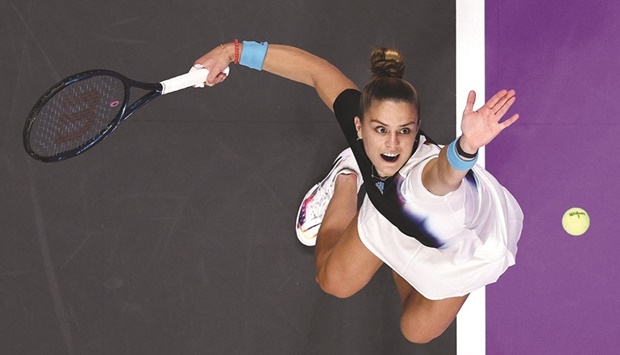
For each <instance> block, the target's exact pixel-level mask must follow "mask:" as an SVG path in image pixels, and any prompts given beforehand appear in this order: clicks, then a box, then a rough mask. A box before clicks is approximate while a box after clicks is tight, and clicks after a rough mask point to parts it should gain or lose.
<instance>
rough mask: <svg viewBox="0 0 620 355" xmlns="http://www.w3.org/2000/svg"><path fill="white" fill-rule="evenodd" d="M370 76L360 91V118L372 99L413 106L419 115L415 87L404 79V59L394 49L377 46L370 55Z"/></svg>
mask: <svg viewBox="0 0 620 355" xmlns="http://www.w3.org/2000/svg"><path fill="white" fill-rule="evenodd" d="M370 70H371V72H372V77H371V79H370V82H369V83H368V84H366V86H365V87H364V90H363V91H362V98H361V101H360V110H361V114H362V118H363V116H364V112H366V111H367V110H368V109H369V107H370V105H371V104H372V103H373V101H385V100H391V101H395V102H407V103H410V104H412V105H414V106H415V108H416V111H417V113H418V117H419V116H420V103H419V101H418V94H417V92H416V90H415V88H414V87H413V86H412V85H411V84H409V82H407V81H406V80H403V77H404V75H405V61H404V59H403V56H402V55H401V54H400V52H398V50H396V49H391V48H378V49H375V50H374V51H373V52H372V55H371V56H370Z"/></svg>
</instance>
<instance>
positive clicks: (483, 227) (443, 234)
mask: <svg viewBox="0 0 620 355" xmlns="http://www.w3.org/2000/svg"><path fill="white" fill-rule="evenodd" d="M231 62H234V63H239V64H241V65H245V66H248V67H250V68H254V69H257V70H265V71H268V72H270V73H273V74H276V75H279V76H281V77H284V78H287V79H290V80H294V81H297V82H301V83H304V84H306V85H309V86H312V87H314V88H315V89H316V91H317V93H318V95H319V96H320V98H321V99H322V100H323V102H325V104H326V105H327V106H328V107H329V108H330V109H332V110H333V112H334V113H335V116H336V118H337V120H338V122H339V124H340V127H341V129H342V131H343V133H344V135H345V137H346V139H347V142H348V144H349V148H347V149H346V150H345V151H343V152H342V153H341V154H340V155H339V156H338V157H337V158H336V160H335V162H334V166H333V168H332V170H331V171H330V172H329V174H328V175H327V177H326V178H325V179H324V180H323V181H321V182H320V183H318V184H316V185H315V186H314V187H312V189H310V191H309V192H308V193H307V194H306V196H305V198H304V200H303V202H302V204H301V207H300V209H299V213H298V217H297V236H298V238H299V240H300V241H301V242H302V243H303V244H305V245H316V247H315V262H316V280H317V282H318V283H319V285H320V287H321V288H322V289H323V290H324V291H325V292H327V293H329V294H332V295H334V296H336V297H342V298H344V297H349V296H352V295H353V294H355V293H356V292H358V291H359V290H361V289H362V288H363V287H364V286H365V285H366V284H367V283H368V282H369V281H370V279H371V278H372V277H373V275H374V274H375V273H376V271H377V270H378V269H379V267H381V265H382V264H384V263H385V264H387V265H388V266H389V267H390V268H391V269H392V274H393V277H394V281H395V283H396V286H397V289H398V292H399V294H400V298H401V302H402V315H401V330H402V332H403V335H404V336H405V337H406V338H407V339H408V340H409V341H411V342H415V343H426V342H428V341H430V340H432V339H434V338H436V337H437V336H439V335H441V334H442V333H443V332H444V331H445V329H446V328H447V327H448V326H449V325H450V323H451V322H452V321H453V320H454V318H455V317H456V315H457V313H458V311H459V310H460V308H461V306H462V305H463V303H464V302H465V300H466V298H467V296H468V295H469V293H470V292H472V291H474V290H476V289H478V288H480V287H482V286H485V285H487V284H490V283H493V282H495V281H496V280H497V279H498V278H499V276H501V274H503V273H504V271H506V269H507V268H508V267H509V266H511V265H513V264H514V263H515V254H516V251H517V245H516V244H517V241H518V239H519V236H520V234H521V228H522V221H523V214H522V212H521V209H520V207H519V205H518V203H517V202H516V200H515V199H514V198H513V197H512V195H511V194H510V193H509V192H508V191H507V190H506V189H505V188H504V187H503V186H501V185H500V184H499V183H498V182H497V181H496V180H495V178H493V176H491V175H490V174H489V173H488V172H487V171H485V170H484V169H482V168H480V167H479V166H477V165H476V160H477V152H478V149H479V148H481V147H483V146H485V145H486V144H488V143H489V142H491V141H492V140H493V139H495V137H497V135H498V134H499V133H500V132H501V131H502V130H503V129H505V128H507V127H509V126H510V125H512V124H513V123H514V122H515V121H516V120H517V119H518V115H517V114H514V115H512V116H511V117H509V118H507V119H505V120H502V118H503V117H504V115H505V114H506V112H507V111H508V109H509V108H510V107H511V106H512V104H513V103H514V102H515V92H514V91H513V90H501V91H499V92H498V93H497V94H495V95H494V96H493V97H492V98H491V99H490V100H489V101H488V102H487V103H486V104H485V105H484V106H483V107H481V108H480V109H478V110H476V111H474V110H473V106H474V102H475V99H476V95H475V93H474V92H473V91H472V92H470V93H469V95H468V98H467V103H466V105H465V110H464V112H463V119H462V124H461V131H462V132H463V134H462V135H461V136H460V137H459V138H457V139H456V140H455V141H453V142H452V143H450V144H449V145H447V146H445V147H440V146H439V145H437V144H435V143H433V142H432V141H431V140H430V139H429V138H427V137H426V136H425V134H424V133H423V132H422V131H421V130H420V129H419V127H420V117H419V116H420V115H419V114H420V112H419V101H418V96H417V92H416V90H415V89H414V87H413V86H412V85H411V84H410V83H408V82H407V81H405V80H403V76H404V71H405V64H404V61H403V58H402V57H401V55H400V54H399V53H398V51H396V50H392V49H386V48H381V49H377V50H375V51H374V52H373V53H372V55H371V71H372V73H373V75H372V78H371V80H370V81H369V82H368V83H367V84H366V85H365V87H364V88H363V90H362V91H359V90H358V88H357V87H356V86H355V84H354V83H353V82H352V81H351V80H349V79H348V78H347V77H346V76H345V75H344V74H343V73H342V72H340V70H338V69H337V68H336V67H334V66H333V65H331V64H330V63H328V62H327V61H326V60H324V59H322V58H319V57H317V56H315V55H312V54H310V53H308V52H306V51H303V50H301V49H298V48H295V47H290V46H285V45H273V44H272V45H269V44H267V43H266V42H263V43H257V42H250V41H246V42H239V41H236V40H235V42H233V43H228V44H223V45H220V46H218V47H216V48H214V49H213V50H211V51H210V52H209V53H207V54H205V55H204V56H202V57H201V58H199V59H198V60H197V61H196V62H195V65H197V66H203V67H205V68H207V69H209V71H210V74H209V76H208V78H207V82H206V84H207V85H215V84H219V83H221V82H223V81H224V80H225V79H226V75H225V74H223V73H222V72H223V71H224V69H225V68H226V67H227V66H228V65H229V64H230V63H231ZM362 183H364V184H365V188H366V192H367V195H366V197H365V198H364V201H363V203H362V205H361V207H360V209H359V210H358V208H357V193H358V191H359V188H360V186H361V184H362Z"/></svg>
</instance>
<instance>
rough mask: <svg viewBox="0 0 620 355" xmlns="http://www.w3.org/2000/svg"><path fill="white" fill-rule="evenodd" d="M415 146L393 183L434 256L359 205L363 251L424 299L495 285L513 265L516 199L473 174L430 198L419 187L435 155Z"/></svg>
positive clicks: (519, 218) (519, 221) (484, 175)
mask: <svg viewBox="0 0 620 355" xmlns="http://www.w3.org/2000/svg"><path fill="white" fill-rule="evenodd" d="M421 139H422V141H421V142H420V144H419V145H418V148H417V149H418V151H417V152H415V154H413V155H412V157H411V158H410V159H409V161H408V162H407V163H406V164H405V166H404V167H403V168H401V170H400V172H399V174H398V176H397V177H396V179H395V181H394V182H393V183H396V184H397V186H398V187H397V189H398V194H399V195H400V196H401V201H402V204H401V208H402V209H404V210H405V211H406V212H407V213H408V214H409V215H410V216H411V217H412V218H413V219H415V220H419V221H421V222H420V223H422V224H423V228H424V229H426V230H427V231H428V232H429V233H431V234H433V235H435V236H437V238H438V239H439V244H441V245H442V246H441V247H439V248H432V247H427V246H424V245H423V244H421V243H420V242H419V241H418V240H417V239H415V238H412V237H410V236H408V235H405V234H403V233H402V232H401V231H400V230H399V229H398V228H397V227H395V226H394V225H393V224H392V223H391V222H390V221H388V220H387V219H386V218H385V217H384V216H383V215H382V214H381V213H379V212H378V211H377V209H376V208H375V206H374V205H373V204H372V203H371V201H370V199H369V198H368V196H366V198H365V199H364V202H363V204H362V207H361V210H360V213H359V218H358V231H359V235H360V238H361V240H362V242H363V243H364V245H365V246H366V247H367V248H368V249H369V250H370V251H371V252H372V253H373V254H375V255H376V256H377V257H379V258H380V259H381V260H383V262H385V263H386V264H387V265H389V266H390V267H391V268H392V269H393V270H394V271H396V272H397V273H398V274H399V275H400V276H402V277H403V278H404V279H405V280H407V282H409V283H410V284H411V285H412V286H413V287H415V289H416V290H417V291H418V292H420V293H421V294H422V295H423V296H424V297H426V298H429V299H443V298H448V297H456V296H463V295H466V294H468V293H470V292H472V291H474V290H476V289H478V288H480V287H482V286H485V285H487V284H490V283H493V282H495V281H497V279H498V278H499V277H500V275H502V274H503V273H504V271H506V269H507V268H508V267H509V266H512V265H514V264H515V255H516V253H517V241H518V240H519V236H520V235H521V229H522V225H523V213H522V211H521V208H520V207H519V204H518V203H517V201H516V200H515V198H514V197H513V196H512V195H511V194H510V193H509V192H508V190H506V189H505V188H504V187H503V186H502V185H500V184H499V183H498V182H497V180H496V179H495V178H494V177H493V176H491V174H489V173H488V172H487V171H486V170H484V169H482V168H480V167H478V166H475V167H474V168H473V169H472V173H470V174H469V175H468V177H469V178H466V179H464V180H463V182H462V183H461V186H460V187H459V188H458V189H457V190H456V191H453V192H450V193H449V194H447V195H445V196H436V195H433V194H432V193H430V192H429V191H428V190H426V188H425V187H424V186H423V185H422V170H423V169H424V166H425V165H426V164H427V163H428V162H429V161H430V160H431V159H432V158H434V157H437V155H438V154H439V151H440V147H438V146H437V145H434V144H424V143H425V138H424V136H422V137H421Z"/></svg>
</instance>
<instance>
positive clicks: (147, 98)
mask: <svg viewBox="0 0 620 355" xmlns="http://www.w3.org/2000/svg"><path fill="white" fill-rule="evenodd" d="M95 76H111V77H114V78H117V79H119V80H120V81H121V83H122V84H123V86H124V88H125V96H124V98H123V103H122V105H121V108H120V110H119V111H118V114H117V115H116V116H115V117H114V119H112V120H111V121H110V123H109V124H108V125H107V126H106V128H105V129H103V130H102V131H101V132H99V134H98V135H96V136H95V137H93V138H92V139H91V140H89V141H88V142H87V143H85V144H83V145H81V146H79V147H77V148H75V149H72V150H69V151H65V152H62V153H59V154H56V155H53V156H41V155H39V154H37V153H36V152H35V151H34V150H33V149H32V147H31V145H30V130H31V128H32V126H33V125H34V123H35V122H36V116H37V115H38V114H39V112H40V111H41V109H42V108H43V107H44V106H45V104H46V103H47V102H48V101H49V100H50V99H51V98H53V97H54V96H55V95H56V94H58V93H59V92H60V91H62V90H63V89H65V88H66V87H68V86H70V85H72V84H75V83H77V82H79V81H82V80H87V79H89V78H92V77H95ZM132 88H137V89H142V90H147V91H148V93H146V94H145V95H143V96H142V97H140V98H139V99H137V100H136V101H134V102H133V103H132V104H131V105H130V104H129V100H130V98H131V89H132ZM162 90H163V85H162V84H161V83H144V82H140V81H136V80H133V79H130V78H128V77H126V76H124V75H122V74H120V73H117V72H115V71H112V70H106V69H92V70H87V71H84V72H81V73H77V74H73V75H71V76H68V77H66V78H65V79H63V80H61V81H59V82H58V83H56V84H55V85H54V86H52V87H51V88H50V89H49V90H47V91H46V92H45V93H44V94H43V95H42V96H41V97H40V98H39V100H38V101H37V103H36V104H35V105H34V107H33V108H32V110H31V111H30V114H29V115H28V118H27V119H26V123H25V125H24V130H23V143H24V148H25V149H26V152H27V153H28V155H30V156H31V157H33V158H34V159H37V160H40V161H43V162H57V161H61V160H65V159H69V158H72V157H75V156H78V155H80V154H82V153H84V152H85V151H87V150H89V149H90V148H92V147H93V146H94V145H96V144H97V143H99V142H101V141H102V140H103V139H104V138H105V137H107V136H108V135H109V134H110V133H112V131H114V130H115V129H116V128H117V127H118V126H119V125H120V124H121V123H122V122H123V121H125V120H126V119H127V118H128V117H129V116H131V115H132V114H133V113H134V112H136V111H137V110H139V109H140V108H142V107H143V106H144V105H146V104H148V103H149V102H151V101H152V100H154V99H156V98H158V97H159V96H161V95H162Z"/></svg>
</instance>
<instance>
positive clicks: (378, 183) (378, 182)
mask: <svg viewBox="0 0 620 355" xmlns="http://www.w3.org/2000/svg"><path fill="white" fill-rule="evenodd" d="M375 186H376V187H377V188H378V189H379V192H381V195H383V187H384V186H385V184H384V183H383V181H377V182H376V183H375Z"/></svg>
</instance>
